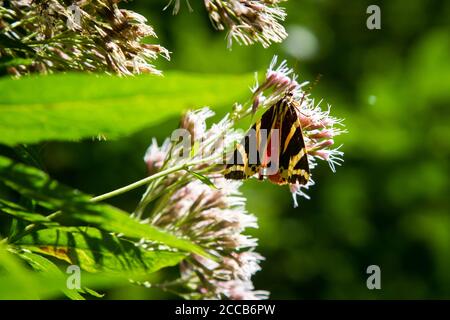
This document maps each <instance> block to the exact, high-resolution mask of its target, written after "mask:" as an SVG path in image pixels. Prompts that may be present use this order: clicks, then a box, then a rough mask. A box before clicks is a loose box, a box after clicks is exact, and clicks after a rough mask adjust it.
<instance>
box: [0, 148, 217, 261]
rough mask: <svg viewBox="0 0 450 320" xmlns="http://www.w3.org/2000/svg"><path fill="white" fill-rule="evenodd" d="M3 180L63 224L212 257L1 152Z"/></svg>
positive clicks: (190, 243) (0, 163) (0, 168)
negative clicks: (81, 226) (84, 225)
mask: <svg viewBox="0 0 450 320" xmlns="http://www.w3.org/2000/svg"><path fill="white" fill-rule="evenodd" d="M0 180H2V181H3V182H4V183H5V184H6V185H7V186H9V187H11V188H13V189H14V190H16V191H17V192H19V193H21V194H23V195H25V196H27V197H29V198H31V199H33V200H35V201H37V202H38V203H39V204H40V205H41V206H43V207H46V208H48V209H51V210H55V211H56V210H61V211H62V212H63V214H61V215H60V217H59V218H58V219H57V220H56V221H57V222H60V223H61V224H64V223H67V222H66V221H65V219H69V223H70V224H71V225H73V222H81V223H83V224H88V225H90V226H95V227H97V228H99V229H102V230H105V231H109V232H115V233H123V234H124V235H125V236H128V237H132V238H137V239H139V238H145V239H147V240H151V241H157V242H161V243H164V244H166V245H168V246H170V247H173V248H178V249H181V250H183V251H188V252H192V253H196V254H199V255H202V256H205V257H209V258H212V257H211V256H210V255H208V254H207V253H206V252H205V251H204V250H203V249H202V248H201V247H199V246H198V245H196V244H194V243H192V242H190V241H188V240H186V239H181V238H178V237H176V236H175V235H173V234H171V233H168V232H166V231H163V230H161V229H158V228H156V227H154V226H151V225H149V224H142V223H140V222H139V221H137V220H135V219H133V218H131V217H130V215H129V214H127V213H126V212H124V211H122V210H120V209H118V208H115V207H113V206H110V205H107V204H102V203H93V202H91V201H90V199H91V197H89V196H88V195H85V194H83V193H81V192H80V191H78V190H73V189H71V188H68V187H66V186H63V185H60V184H59V183H58V182H56V181H55V180H52V179H50V177H49V176H48V175H47V174H45V173H44V172H42V171H40V170H38V169H36V168H34V167H29V166H26V165H23V164H19V163H14V162H12V161H11V160H10V159H8V158H4V157H1V156H0Z"/></svg>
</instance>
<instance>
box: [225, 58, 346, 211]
mask: <svg viewBox="0 0 450 320" xmlns="http://www.w3.org/2000/svg"><path fill="white" fill-rule="evenodd" d="M297 78H298V77H297V75H296V74H295V73H294V71H293V70H292V69H290V68H289V67H287V64H286V61H282V62H281V63H280V64H279V65H278V66H277V57H276V56H275V57H274V58H273V59H272V62H271V64H270V67H269V69H268V70H267V72H266V74H265V77H264V79H263V80H262V82H261V83H258V81H256V84H255V86H254V87H253V88H252V89H251V91H252V94H253V95H252V98H251V100H250V101H249V102H248V103H247V104H244V106H241V105H239V108H235V110H234V112H233V118H234V119H240V118H242V117H245V116H247V115H249V114H254V113H255V112H256V111H257V110H259V109H260V110H264V111H265V110H267V109H269V108H271V107H272V106H273V105H275V104H276V103H278V102H279V101H280V100H281V99H283V98H284V97H286V96H287V95H289V96H291V97H292V99H293V103H295V105H296V108H295V110H296V113H297V117H298V120H299V121H300V125H301V128H302V133H303V139H304V142H305V147H306V156H307V159H308V163H309V169H310V171H311V170H313V169H314V168H315V167H316V166H317V160H324V161H327V162H328V164H329V166H330V168H331V170H332V171H333V172H335V171H336V166H340V165H341V164H342V162H343V156H344V153H343V152H342V151H341V150H340V148H341V146H338V147H335V146H334V145H335V138H336V136H339V135H340V134H343V133H346V132H347V130H345V129H344V124H343V119H339V118H336V117H333V116H332V115H331V112H330V109H331V107H330V106H329V105H328V106H327V108H326V109H325V110H323V109H322V108H321V106H320V105H321V102H319V103H317V104H316V103H315V101H314V99H313V98H311V96H310V93H308V92H307V91H305V90H304V89H303V88H304V87H305V86H306V85H307V84H308V82H303V83H299V82H297ZM277 177H278V175H277V174H275V175H271V176H269V180H271V181H273V182H275V183H276V181H277ZM313 184H314V181H313V180H312V179H311V175H310V178H309V180H308V182H307V184H306V185H301V184H298V183H297V184H295V185H290V190H291V192H292V194H293V198H294V206H295V207H297V205H298V203H297V196H298V195H300V196H304V197H306V198H308V196H307V195H306V193H305V190H307V189H308V188H309V187H310V186H312V185H313Z"/></svg>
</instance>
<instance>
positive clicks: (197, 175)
mask: <svg viewBox="0 0 450 320" xmlns="http://www.w3.org/2000/svg"><path fill="white" fill-rule="evenodd" d="M185 170H186V171H187V172H189V173H190V174H192V175H193V176H194V177H195V178H197V179H198V180H200V181H201V182H203V183H204V184H206V185H207V186H209V187H211V188H213V189H216V190H217V189H218V188H217V187H216V185H215V184H214V183H213V182H212V181H211V179H209V178H208V177H206V176H204V175H202V174H200V173H198V172H194V171H191V170H188V169H185Z"/></svg>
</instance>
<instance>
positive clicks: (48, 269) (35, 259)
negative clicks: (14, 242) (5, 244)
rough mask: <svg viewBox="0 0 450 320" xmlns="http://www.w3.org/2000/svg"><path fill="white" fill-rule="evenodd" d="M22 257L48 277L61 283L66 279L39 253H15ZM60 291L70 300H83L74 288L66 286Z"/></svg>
mask: <svg viewBox="0 0 450 320" xmlns="http://www.w3.org/2000/svg"><path fill="white" fill-rule="evenodd" d="M17 254H18V255H19V256H20V257H21V258H22V259H24V260H25V261H27V262H28V263H29V264H30V265H31V266H32V267H33V269H34V270H36V271H40V272H45V273H47V274H48V275H49V276H50V277H52V278H54V279H55V278H56V279H58V280H59V281H60V282H61V283H64V281H66V278H65V277H64V274H63V272H62V271H61V270H59V268H58V267H57V266H56V265H55V264H54V263H53V262H51V261H50V260H48V259H47V258H44V257H43V256H41V255H38V254H34V253H32V252H26V251H23V252H19V253H17ZM61 290H62V292H63V293H64V294H65V295H66V296H67V297H68V298H70V299H72V300H85V299H84V297H83V296H82V295H81V294H80V293H79V292H78V291H77V290H76V289H73V290H71V289H68V288H67V287H62V288H61Z"/></svg>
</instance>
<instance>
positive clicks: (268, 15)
mask: <svg viewBox="0 0 450 320" xmlns="http://www.w3.org/2000/svg"><path fill="white" fill-rule="evenodd" d="M283 1H285V0H262V1H258V0H204V4H205V7H206V10H207V11H208V14H209V18H210V20H211V23H212V24H213V26H214V27H215V28H216V29H217V30H228V35H227V38H228V46H229V47H231V45H232V42H233V41H236V42H238V43H239V44H244V45H251V44H253V43H261V44H262V46H263V47H264V48H267V47H268V46H270V44H271V43H273V42H282V41H283V40H284V39H285V38H286V37H287V35H288V34H287V32H286V30H285V29H284V27H283V26H282V25H281V24H280V21H283V20H284V19H285V18H286V13H285V11H284V9H283V8H281V7H279V6H278V4H279V3H280V2H283ZM186 2H187V5H188V7H189V9H191V8H190V6H189V2H188V1H186ZM172 4H173V13H174V14H175V13H177V12H178V11H179V9H180V5H181V0H170V1H169V4H168V5H167V6H166V8H167V7H169V6H170V5H172ZM191 10H192V9H191Z"/></svg>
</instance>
